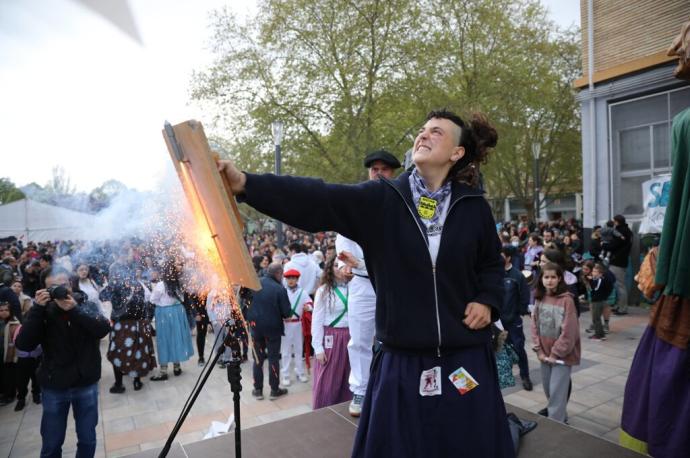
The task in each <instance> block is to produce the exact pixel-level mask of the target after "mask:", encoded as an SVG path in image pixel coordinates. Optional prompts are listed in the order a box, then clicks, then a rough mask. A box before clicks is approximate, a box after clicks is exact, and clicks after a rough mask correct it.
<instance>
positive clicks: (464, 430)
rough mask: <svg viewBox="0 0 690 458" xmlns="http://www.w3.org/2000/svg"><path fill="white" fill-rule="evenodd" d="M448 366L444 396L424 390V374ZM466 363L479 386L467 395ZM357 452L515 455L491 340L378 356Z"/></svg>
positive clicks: (380, 454)
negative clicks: (457, 376)
mask: <svg viewBox="0 0 690 458" xmlns="http://www.w3.org/2000/svg"><path fill="white" fill-rule="evenodd" d="M434 367H440V368H441V369H440V377H439V379H438V380H437V382H438V384H440V390H441V394H439V395H434V396H422V395H420V391H422V388H423V387H424V385H425V380H426V379H425V378H423V377H422V373H423V372H425V373H428V371H429V370H430V369H433V368H434ZM460 368H463V369H464V371H465V372H466V373H468V374H469V375H470V376H471V377H472V378H473V379H474V380H475V381H476V382H477V386H476V387H474V388H472V389H470V390H469V391H466V392H465V393H464V394H460V391H459V390H458V389H457V388H456V386H455V385H454V384H453V382H451V380H450V378H449V376H450V375H451V374H453V373H455V372H456V371H457V370H458V369H460ZM352 456H353V457H357V458H359V457H371V458H374V457H376V458H381V457H396V458H401V457H420V456H423V457H428V458H434V457H439V458H440V457H455V456H458V457H459V456H461V457H478V458H485V457H492V458H501V457H511V458H512V457H514V456H515V452H514V450H513V443H512V440H511V436H510V430H509V429H508V421H507V419H506V410H505V406H504V404H503V397H502V396H501V391H500V389H499V386H498V375H497V370H496V361H495V359H494V354H493V351H492V350H491V348H490V347H489V345H488V344H487V345H480V346H475V347H468V348H463V349H458V350H454V351H453V352H452V353H450V354H444V355H442V356H441V357H437V356H435V355H431V354H424V355H420V354H411V353H406V352H399V351H396V350H391V349H387V348H385V347H384V349H382V350H381V351H380V352H378V353H377V354H376V355H375V357H374V360H373V362H372V369H371V377H370V379H369V385H368V386H367V393H366V396H365V399H364V405H363V406H362V414H361V417H360V421H359V427H358V429H357V436H356V438H355V444H354V448H353V451H352Z"/></svg>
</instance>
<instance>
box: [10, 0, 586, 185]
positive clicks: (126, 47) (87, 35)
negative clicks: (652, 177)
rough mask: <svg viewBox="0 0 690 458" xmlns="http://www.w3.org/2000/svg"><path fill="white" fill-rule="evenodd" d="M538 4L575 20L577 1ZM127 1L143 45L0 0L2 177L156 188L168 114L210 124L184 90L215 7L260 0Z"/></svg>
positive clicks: (99, 25) (63, 15)
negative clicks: (59, 171)
mask: <svg viewBox="0 0 690 458" xmlns="http://www.w3.org/2000/svg"><path fill="white" fill-rule="evenodd" d="M81 1H86V2H87V3H88V2H93V1H105V0H81ZM109 1H110V2H111V5H112V4H113V3H117V2H116V1H115V0H109ZM542 2H543V3H544V4H545V5H546V6H547V8H549V10H550V13H551V17H552V19H553V20H554V21H555V22H556V23H558V24H559V25H561V26H563V27H566V26H570V25H573V24H575V25H579V23H580V16H579V11H580V9H579V1H578V0H542ZM129 5H130V8H131V10H132V13H133V15H134V18H135V22H136V25H137V28H138V30H139V33H140V35H141V43H139V42H137V41H136V40H135V39H133V38H131V37H130V36H128V35H127V34H126V33H124V32H123V31H122V30H120V29H118V28H117V27H115V26H114V25H112V24H111V23H110V22H108V21H107V20H106V19H104V18H103V17H102V16H101V15H99V14H97V13H96V12H94V11H93V10H91V9H89V8H87V7H85V6H84V5H83V4H82V3H80V1H78V0H0V141H1V142H2V147H1V148H2V149H1V151H2V152H0V158H1V159H2V161H0V177H1V176H5V177H8V178H10V179H11V180H12V181H13V182H14V183H15V184H17V185H19V186H22V185H25V184H28V183H30V182H32V181H33V182H37V183H38V184H40V185H44V184H45V183H46V182H47V181H48V180H49V178H50V176H51V170H52V168H53V167H54V166H55V165H60V166H62V167H63V168H64V169H65V170H66V171H67V173H68V175H69V177H70V178H71V180H72V183H73V184H74V185H76V187H77V189H78V190H79V191H86V192H89V191H90V190H91V189H93V188H94V187H96V186H99V185H100V184H102V183H103V182H104V181H106V180H108V179H110V178H114V179H117V180H120V181H122V182H123V183H125V184H126V185H127V186H129V187H133V188H137V189H140V190H148V189H151V188H152V187H153V186H155V184H156V183H157V182H158V181H159V177H160V176H161V175H162V173H163V172H164V171H165V170H166V169H168V168H171V167H172V166H171V164H170V159H169V156H168V152H167V149H166V148H165V143H164V142H163V139H162V136H161V133H160V131H161V129H162V127H163V122H164V121H165V120H169V121H171V122H172V123H173V124H175V123H178V122H181V121H184V120H186V119H191V118H195V119H198V120H200V121H202V122H203V121H204V115H203V113H200V112H198V110H196V109H194V107H193V106H191V105H190V104H189V92H188V90H189V81H190V76H191V72H192V70H193V69H199V68H203V66H204V65H205V64H206V63H208V62H210V59H211V56H210V54H209V53H208V52H207V49H206V47H207V44H208V39H209V28H208V23H209V21H208V12H209V11H211V10H213V9H217V8H219V7H221V6H223V5H228V6H229V7H231V8H232V9H233V10H235V11H236V12H238V13H239V14H247V13H248V12H250V11H251V8H253V7H254V1H253V0H225V1H222V0H195V1H189V0H187V1H184V0H130V1H129Z"/></svg>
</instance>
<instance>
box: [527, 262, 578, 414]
mask: <svg viewBox="0 0 690 458" xmlns="http://www.w3.org/2000/svg"><path fill="white" fill-rule="evenodd" d="M534 298H535V303H534V311H533V312H532V341H533V347H532V349H533V350H534V351H535V352H536V353H537V358H538V359H539V361H541V379H542V386H543V387H544V394H546V399H547V400H548V406H547V411H548V417H549V418H551V419H553V420H556V421H560V422H562V423H564V422H565V421H566V419H567V412H566V405H567V404H568V387H569V385H570V372H571V368H572V366H576V365H578V364H580V353H581V351H580V324H579V322H578V319H577V311H576V310H575V302H574V301H573V297H572V295H571V294H570V293H569V292H568V288H567V286H566V284H565V280H564V279H563V269H562V268H561V266H559V265H558V264H554V263H546V264H544V265H543V266H542V267H541V273H540V275H539V282H538V283H537V287H536V290H535V293H534Z"/></svg>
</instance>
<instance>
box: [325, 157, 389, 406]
mask: <svg viewBox="0 0 690 458" xmlns="http://www.w3.org/2000/svg"><path fill="white" fill-rule="evenodd" d="M364 166H365V167H366V168H367V169H369V179H370V180H378V179H379V176H381V177H383V178H388V179H390V178H393V173H394V171H395V169H398V168H400V162H399V161H398V159H396V157H395V156H393V155H392V154H391V153H389V152H388V151H385V150H378V151H374V152H373V153H370V154H368V155H367V157H366V158H364ZM335 248H336V252H337V253H338V259H339V260H340V261H341V264H340V265H341V267H342V268H344V269H346V270H347V273H348V274H351V275H352V280H351V281H350V285H349V293H348V294H349V297H348V312H347V315H348V325H349V328H350V342H349V343H348V344H347V353H348V357H349V360H350V377H349V380H348V382H349V383H350V391H352V402H351V403H350V407H349V411H350V415H352V416H354V417H358V416H359V415H360V412H361V411H362V401H363V400H364V394H365V393H366V391H367V384H368V383H369V368H370V366H371V358H372V356H373V355H372V346H373V344H374V334H375V331H376V329H375V326H374V324H375V323H374V316H375V314H376V294H375V293H374V288H373V286H371V281H370V280H369V273H368V272H367V268H366V266H365V265H364V252H363V251H362V248H361V247H360V246H359V245H358V244H357V243H355V242H353V241H352V240H350V239H348V238H347V237H345V236H343V235H341V234H338V236H337V237H336V239H335Z"/></svg>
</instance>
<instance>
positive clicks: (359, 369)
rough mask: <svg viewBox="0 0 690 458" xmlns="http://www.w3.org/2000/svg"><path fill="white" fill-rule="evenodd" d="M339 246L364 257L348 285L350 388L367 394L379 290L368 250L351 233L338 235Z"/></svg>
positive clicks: (357, 392) (337, 245) (338, 250)
mask: <svg viewBox="0 0 690 458" xmlns="http://www.w3.org/2000/svg"><path fill="white" fill-rule="evenodd" d="M335 250H336V252H337V253H338V254H340V253H342V252H343V251H347V252H349V253H351V254H352V255H353V256H354V257H356V258H357V259H358V260H360V261H361V262H360V265H359V266H358V267H357V268H353V269H352V273H353V274H354V276H353V277H352V280H350V283H349V285H348V287H349V292H350V296H349V298H348V311H347V315H348V325H349V328H350V342H349V343H348V344H347V353H348V356H349V359H350V378H349V380H348V382H349V384H350V391H352V394H356V395H361V396H364V394H365V393H366V391H367V383H369V371H370V368H371V359H372V356H373V353H372V347H373V345H374V335H375V334H376V322H375V320H376V317H375V315H376V294H375V293H374V287H373V286H372V285H371V281H370V280H369V273H368V272H367V269H366V267H365V266H364V251H362V248H361V247H360V246H359V245H358V244H357V243H355V242H353V241H352V240H350V239H348V238H347V237H345V236H343V235H340V234H338V236H337V237H336V239H335Z"/></svg>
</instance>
